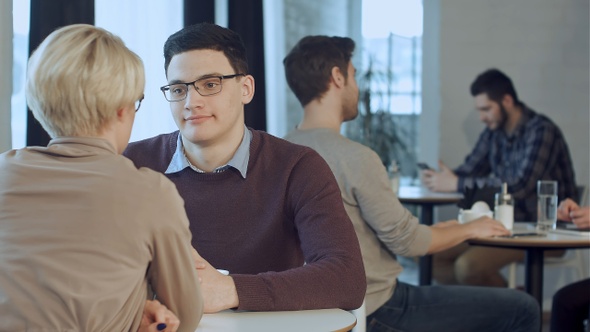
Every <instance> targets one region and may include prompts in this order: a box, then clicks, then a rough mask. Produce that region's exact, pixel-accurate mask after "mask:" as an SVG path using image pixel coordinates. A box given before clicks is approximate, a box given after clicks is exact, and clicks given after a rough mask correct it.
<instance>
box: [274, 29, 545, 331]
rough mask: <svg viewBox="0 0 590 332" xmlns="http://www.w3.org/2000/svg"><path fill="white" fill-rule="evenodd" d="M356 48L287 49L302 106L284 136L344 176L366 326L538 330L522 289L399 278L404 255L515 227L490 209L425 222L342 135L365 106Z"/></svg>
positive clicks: (336, 44) (349, 44) (321, 40)
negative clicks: (460, 218)
mask: <svg viewBox="0 0 590 332" xmlns="http://www.w3.org/2000/svg"><path fill="white" fill-rule="evenodd" d="M354 47H355V44H354V41H353V40H352V39H350V38H342V37H327V36H308V37H305V38H303V39H301V40H300V41H299V42H298V43H297V45H295V47H294V48H293V49H292V50H291V52H289V54H288V55H287V57H286V58H285V60H284V61H283V63H284V65H285V74H286V78H287V82H288V83H289V87H290V88H291V90H293V92H294V93H295V95H296V96H297V99H298V100H299V102H300V103H301V105H302V106H303V108H304V115H303V120H302V121H301V122H300V123H299V125H298V126H297V128H296V129H295V130H293V131H292V132H291V133H289V134H288V135H287V136H286V137H285V138H286V139H287V140H288V141H291V142H293V143H297V144H301V145H305V146H308V147H311V148H313V149H314V150H316V151H317V152H318V153H319V154H320V155H321V156H322V157H323V158H324V159H325V160H326V161H327V162H328V165H329V166H330V169H331V170H332V172H333V173H334V175H335V176H336V180H337V181H338V186H339V187H340V192H341V196H342V200H343V202H344V207H345V209H346V212H347V213H348V215H349V217H350V219H351V220H352V224H353V226H354V228H355V231H356V234H357V236H358V240H359V244H360V247H361V254H362V257H363V262H364V265H365V273H366V279H367V292H366V295H365V301H366V314H367V315H368V316H367V330H368V331H385V330H387V331H390V330H396V331H398V330H402V331H436V330H441V329H442V330H444V331H538V330H539V324H540V318H539V313H540V310H539V306H538V304H537V303H536V301H534V300H533V299H532V297H531V296H529V295H528V294H525V293H524V292H519V291H515V290H512V289H495V288H487V287H468V286H456V287H447V286H436V287H419V286H413V285H409V284H406V283H404V282H399V281H398V280H397V277H398V276H399V274H400V273H401V271H402V267H401V266H400V264H399V263H398V262H397V260H396V258H395V255H396V254H397V255H404V256H421V255H426V254H430V253H434V252H438V251H440V250H444V249H446V248H449V247H451V246H454V245H456V244H458V243H460V242H462V241H464V240H467V239H470V238H474V237H487V236H494V235H503V234H507V233H508V230H506V229H505V228H504V227H503V226H502V224H500V223H499V222H498V221H496V220H492V219H490V218H487V217H484V218H480V219H478V220H475V221H473V222H471V223H468V224H463V225H461V224H458V223H457V221H456V220H452V221H447V222H442V223H438V224H437V225H436V226H433V227H428V226H426V225H420V224H419V222H418V219H417V218H416V217H414V216H413V215H412V214H411V213H410V212H409V211H408V210H407V209H405V208H404V207H403V206H402V205H401V203H400V202H399V200H398V199H397V197H396V196H395V194H394V192H393V190H391V184H390V182H389V179H388V178H387V172H386V170H385V167H384V166H383V164H382V162H381V160H380V159H379V157H378V156H377V154H376V153H375V152H374V151H373V150H371V149H370V148H368V147H366V146H363V145H361V144H359V143H356V142H353V141H351V140H349V139H348V138H346V137H344V136H342V135H341V134H340V126H341V125H342V123H343V122H345V121H349V120H352V119H354V118H356V116H357V115H358V107H357V105H358V96H359V89H358V87H357V83H356V80H355V78H354V73H355V68H354V66H353V65H352V62H351V57H352V53H353V51H354Z"/></svg>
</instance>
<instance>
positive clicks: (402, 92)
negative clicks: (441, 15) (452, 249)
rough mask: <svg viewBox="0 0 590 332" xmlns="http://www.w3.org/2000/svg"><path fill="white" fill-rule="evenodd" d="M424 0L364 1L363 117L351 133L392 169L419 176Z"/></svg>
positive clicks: (347, 131)
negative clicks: (418, 147) (396, 165)
mask: <svg viewBox="0 0 590 332" xmlns="http://www.w3.org/2000/svg"><path fill="white" fill-rule="evenodd" d="M422 20H423V11H422V2H421V0H363V1H362V42H361V43H360V46H361V47H360V49H359V50H358V51H360V52H361V54H360V55H361V65H360V66H359V68H357V81H358V84H359V88H360V105H359V110H360V115H359V117H358V118H357V119H356V120H355V121H353V122H351V123H349V124H348V125H347V126H346V129H345V134H346V135H347V136H348V137H350V138H351V139H354V140H356V141H359V142H361V143H363V144H365V145H368V146H370V147H371V148H372V149H373V150H375V151H376V152H377V153H378V154H379V156H380V157H381V160H382V161H383V163H384V164H385V165H386V166H389V165H390V164H391V163H396V164H398V165H399V168H400V169H401V172H402V174H403V175H404V176H407V177H415V176H416V175H417V171H416V167H415V165H416V154H417V137H418V130H417V124H418V116H419V115H420V113H421V111H422V103H421V100H422V93H421V85H422V84H421V83H422V80H421V77H422V65H421V64H422Z"/></svg>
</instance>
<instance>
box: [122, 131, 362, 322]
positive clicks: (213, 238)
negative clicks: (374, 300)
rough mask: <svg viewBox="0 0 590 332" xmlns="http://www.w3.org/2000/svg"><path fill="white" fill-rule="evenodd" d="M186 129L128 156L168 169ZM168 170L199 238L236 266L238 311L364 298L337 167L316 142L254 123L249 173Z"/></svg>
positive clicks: (213, 259) (212, 258) (224, 264)
mask: <svg viewBox="0 0 590 332" xmlns="http://www.w3.org/2000/svg"><path fill="white" fill-rule="evenodd" d="M178 134H179V132H178V131H176V132H174V133H171V134H164V135H159V136H156V137H153V138H149V139H146V140H143V141H139V142H134V143H131V144H129V146H128V147H127V149H126V150H125V153H124V155H125V156H127V157H128V158H130V159H131V160H133V162H134V163H135V165H136V166H137V167H149V168H151V169H153V170H156V171H159V172H162V173H164V171H165V170H166V169H167V167H168V165H169V163H170V160H171V159H172V155H173V154H174V151H175V149H176V142H177V139H178ZM167 177H168V178H169V179H170V180H171V181H172V182H174V183H175V184H176V187H177V189H178V192H179V193H180V195H181V196H182V197H183V198H184V201H185V209H186V212H187V215H188V218H189V220H190V229H191V231H192V235H193V237H192V245H193V246H194V247H195V248H196V249H197V251H198V252H199V254H200V255H201V256H202V257H203V258H205V259H206V260H207V261H208V262H209V263H211V265H213V266H214V267H216V268H219V269H225V270H229V271H230V274H231V276H232V277H233V279H234V282H235V284H236V289H237V293H238V298H239V301H240V304H239V308H238V309H243V310H260V311H271V310H302V309H322V308H342V309H345V310H351V309H355V308H358V307H359V306H360V305H361V303H362V301H363V298H364V296H365V290H366V280H365V273H364V268H363V262H362V258H361V254H360V249H359V244H358V240H357V237H356V234H355V231H354V229H353V227H352V223H351V221H350V219H349V217H348V215H347V214H346V211H345V210H344V206H343V203H342V199H341V196H340V190H339V188H338V184H337V183H336V179H335V178H334V175H333V173H332V172H331V170H330V168H329V167H328V165H327V164H326V162H325V161H324V160H323V159H322V157H321V156H320V155H319V154H317V153H316V152H315V151H313V150H312V149H310V148H307V147H303V146H300V145H295V144H292V143H289V142H287V141H285V140H282V139H279V138H276V137H274V136H271V135H269V134H267V133H264V132H261V131H256V130H252V142H251V144H250V160H249V162H248V172H247V176H246V178H245V179H244V178H243V177H242V176H241V175H240V173H239V172H238V171H237V170H236V169H234V168H230V169H229V170H227V171H225V172H221V173H206V174H201V173H197V172H195V171H193V170H192V169H190V168H185V169H184V170H182V171H180V172H178V173H173V174H167ZM305 262H306V263H307V264H306V265H304V263H305Z"/></svg>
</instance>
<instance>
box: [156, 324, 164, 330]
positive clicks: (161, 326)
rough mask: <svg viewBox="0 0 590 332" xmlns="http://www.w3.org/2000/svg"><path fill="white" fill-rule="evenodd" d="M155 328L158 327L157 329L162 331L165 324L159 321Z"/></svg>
mask: <svg viewBox="0 0 590 332" xmlns="http://www.w3.org/2000/svg"><path fill="white" fill-rule="evenodd" d="M157 328H158V331H163V330H165V329H166V324H165V323H160V324H158V326H157Z"/></svg>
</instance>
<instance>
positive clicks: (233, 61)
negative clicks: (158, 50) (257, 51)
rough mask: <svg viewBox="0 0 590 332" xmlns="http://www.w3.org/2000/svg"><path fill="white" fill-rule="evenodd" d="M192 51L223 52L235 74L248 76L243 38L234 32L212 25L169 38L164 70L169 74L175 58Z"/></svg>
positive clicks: (184, 29)
mask: <svg viewBox="0 0 590 332" xmlns="http://www.w3.org/2000/svg"><path fill="white" fill-rule="evenodd" d="M192 50H214V51H221V52H223V54H224V55H225V57H226V58H227V60H228V61H229V63H230V65H231V66H232V68H233V69H234V70H235V74H248V59H247V57H246V47H245V46H244V43H243V42H242V38H240V36H239V35H238V34H237V33H235V32H233V31H232V30H230V29H226V28H223V27H220V26H218V25H215V24H212V23H198V24H195V25H191V26H188V27H185V28H183V29H181V30H179V31H177V32H175V33H174V34H172V35H171V36H170V37H168V39H167V40H166V43H164V70H165V71H166V72H168V66H169V65H170V60H172V57H173V56H175V55H177V54H180V53H184V52H187V51H192Z"/></svg>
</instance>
